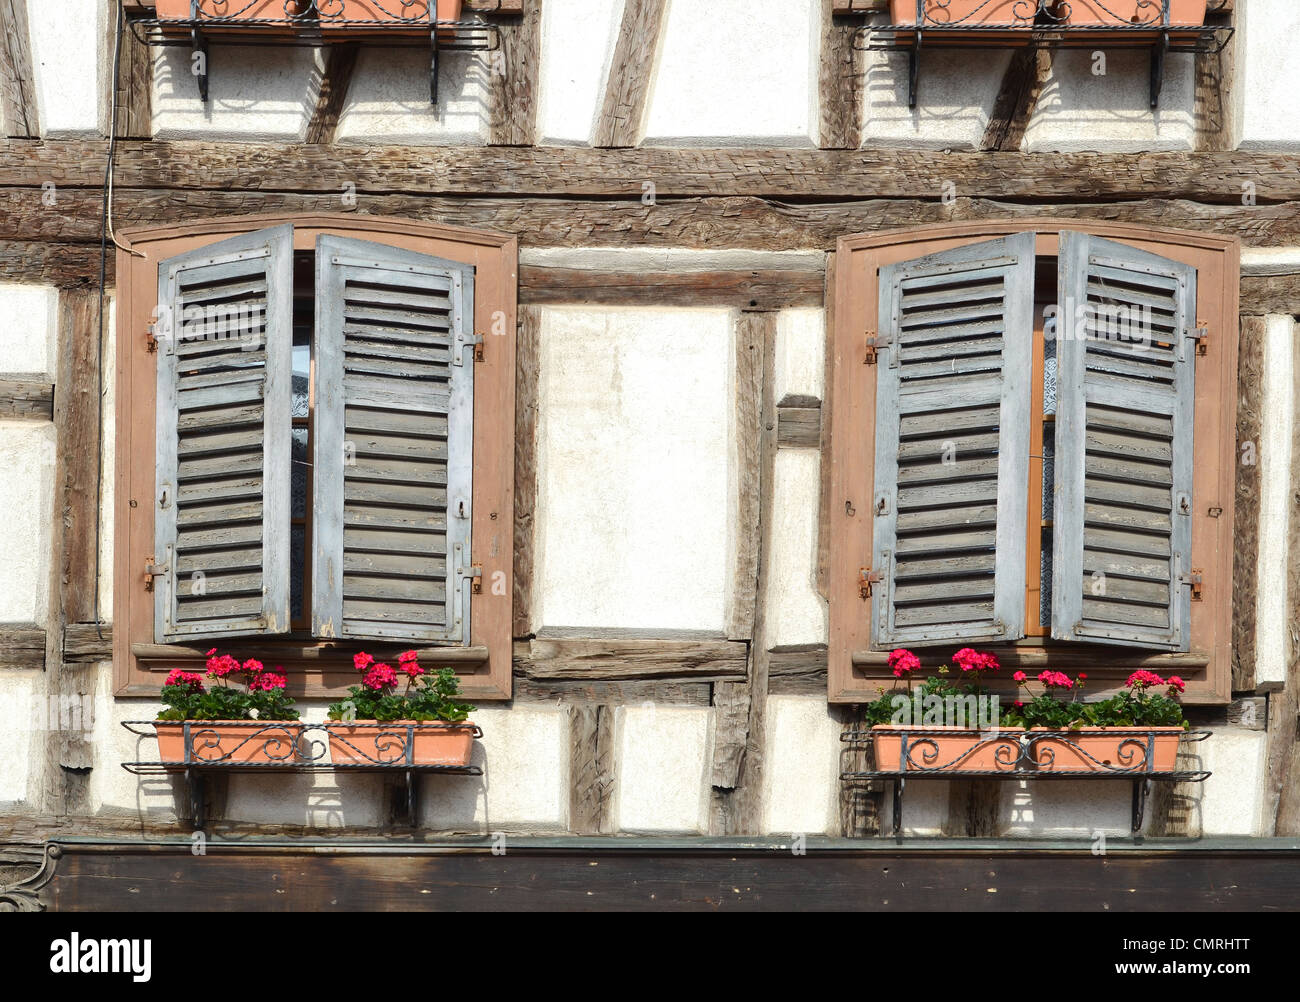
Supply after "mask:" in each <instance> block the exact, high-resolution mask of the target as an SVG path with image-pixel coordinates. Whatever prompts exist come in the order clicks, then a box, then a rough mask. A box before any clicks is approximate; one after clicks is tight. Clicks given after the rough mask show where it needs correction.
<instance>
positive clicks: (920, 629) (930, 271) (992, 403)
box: [872, 233, 1034, 648]
mask: <svg viewBox="0 0 1300 1002" xmlns="http://www.w3.org/2000/svg"><path fill="white" fill-rule="evenodd" d="M1033 281H1034V234H1033V233H1021V234H1017V235H1016V236H1012V237H1006V238H1004V239H1001V240H992V241H987V242H982V243H977V244H971V245H967V246H963V247H959V248H956V249H954V250H949V251H943V252H941V253H938V254H932V255H930V256H928V257H923V258H918V259H916V260H913V261H904V262H902V263H900V264H895V265H890V266H887V267H884V268H881V269H880V331H879V333H880V334H881V335H882V336H883V337H884V339H885V341H886V344H885V347H884V350H882V351H881V352H880V354H879V356H878V360H877V366H878V373H877V384H876V464H875V483H876V497H875V498H874V499H873V511H874V528H873V539H874V544H873V550H874V552H873V555H872V559H873V565H872V566H873V569H874V570H875V571H876V572H877V573H879V574H880V575H881V583H880V584H879V585H877V586H876V588H875V590H874V598H875V602H874V609H873V617H872V643H873V645H874V646H876V647H878V648H879V647H892V646H896V645H900V644H908V643H925V642H938V641H943V640H961V641H966V642H977V641H991V640H1013V639H1018V638H1020V637H1022V636H1023V635H1024V620H1025V615H1024V606H1025V518H1026V514H1027V507H1028V485H1029V458H1028V453H1029V384H1030V377H1031V374H1032V365H1033V342H1032V337H1033V308H1034V294H1033Z"/></svg>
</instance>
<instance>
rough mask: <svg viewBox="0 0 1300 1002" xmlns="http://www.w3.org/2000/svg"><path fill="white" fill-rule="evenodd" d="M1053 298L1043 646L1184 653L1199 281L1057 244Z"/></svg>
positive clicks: (1070, 237)
mask: <svg viewBox="0 0 1300 1002" xmlns="http://www.w3.org/2000/svg"><path fill="white" fill-rule="evenodd" d="M1060 299H1061V303H1062V309H1061V321H1060V325H1059V326H1060V332H1061V334H1060V343H1059V345H1058V347H1057V351H1058V358H1059V362H1058V365H1059V370H1058V403H1057V423H1056V472H1055V482H1056V484H1057V494H1056V500H1055V512H1054V515H1055V518H1054V520H1053V521H1054V544H1053V574H1052V576H1053V581H1052V595H1053V608H1052V636H1054V637H1056V638H1058V639H1068V640H1082V641H1091V642H1094V643H1106V644H1120V645H1127V646H1138V647H1147V648H1151V649H1158V650H1169V651H1186V650H1188V649H1189V646H1190V639H1191V633H1190V615H1191V610H1190V601H1191V595H1190V591H1189V590H1188V589H1187V588H1185V587H1183V584H1182V582H1181V580H1180V579H1181V577H1182V576H1183V575H1185V574H1187V573H1188V572H1189V571H1190V569H1191V568H1190V562H1191V504H1190V499H1191V491H1192V449H1193V441H1192V407H1193V404H1194V393H1195V385H1194V380H1195V364H1194V361H1193V356H1192V353H1191V351H1190V349H1189V348H1188V346H1187V344H1186V340H1187V338H1186V335H1187V332H1188V330H1189V329H1190V328H1192V327H1194V326H1195V303H1196V270H1195V269H1194V268H1192V267H1191V266H1189V265H1184V264H1181V263H1179V262H1176V261H1171V260H1168V259H1166V258H1162V257H1158V256H1156V255H1154V254H1149V253H1146V252H1144V251H1140V250H1137V249H1135V248H1132V247H1128V246H1127V245H1124V244H1119V243H1115V242H1113V241H1109V240H1102V239H1099V238H1097V237H1091V236H1088V235H1086V234H1082V233H1069V232H1067V233H1062V234H1061V254H1060ZM1184 505H1186V508H1184Z"/></svg>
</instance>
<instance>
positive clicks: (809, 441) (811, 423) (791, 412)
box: [777, 407, 822, 449]
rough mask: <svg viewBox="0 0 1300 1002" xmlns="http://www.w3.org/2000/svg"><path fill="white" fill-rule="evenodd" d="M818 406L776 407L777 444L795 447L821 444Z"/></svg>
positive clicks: (811, 447)
mask: <svg viewBox="0 0 1300 1002" xmlns="http://www.w3.org/2000/svg"><path fill="white" fill-rule="evenodd" d="M821 436H822V411H821V408H820V407H778V408H777V444H778V445H782V446H789V447H790V448H795V449H816V448H818V447H819V446H820V445H821Z"/></svg>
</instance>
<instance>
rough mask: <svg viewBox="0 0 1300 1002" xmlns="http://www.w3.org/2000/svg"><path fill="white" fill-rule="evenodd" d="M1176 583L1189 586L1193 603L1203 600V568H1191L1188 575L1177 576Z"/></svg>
mask: <svg viewBox="0 0 1300 1002" xmlns="http://www.w3.org/2000/svg"><path fill="white" fill-rule="evenodd" d="M1178 581H1179V583H1180V584H1185V585H1191V588H1192V601H1193V602H1200V601H1202V600H1203V599H1204V598H1205V596H1204V593H1203V591H1202V587H1203V585H1204V584H1205V571H1204V569H1203V568H1200V567H1193V568H1192V569H1191V571H1190V572H1189V573H1187V574H1180V575H1178Z"/></svg>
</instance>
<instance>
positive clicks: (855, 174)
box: [0, 139, 1300, 218]
mask: <svg viewBox="0 0 1300 1002" xmlns="http://www.w3.org/2000/svg"><path fill="white" fill-rule="evenodd" d="M106 153H107V148H106V143H105V142H104V141H102V140H51V141H48V142H43V143H24V142H19V141H16V140H12V139H11V140H7V141H5V142H3V143H0V186H3V187H13V186H30V187H36V188H39V187H40V185H41V183H43V182H44V181H53V182H54V183H55V184H57V185H58V186H59V187H60V188H61V189H62V188H76V187H86V188H92V189H97V188H99V187H100V185H102V183H103V177H102V174H103V163H104V157H105V155H106ZM1298 168H1300V154H1296V153H1259V152H1241V151H1238V152H1222V153H1212V152H1206V153H1185V152H1163V153H1143V154H1136V155H1135V154H1132V153H983V152H950V153H941V152H936V151H934V150H914V149H871V150H805V149H793V148H791V149H786V148H769V149H729V148H728V149H674V148H660V147H640V148H637V149H587V148H583V147H519V148H507V149H499V148H493V147H440V146H376V145H366V146H358V147H355V148H354V147H352V146H350V145H348V144H338V145H335V146H312V145H309V144H305V143H226V142H209V141H192V140H191V141H168V142H152V143H131V142H128V143H123V144H120V145H119V147H118V151H117V182H116V183H117V185H118V187H120V188H154V189H158V190H167V191H171V190H187V189H188V190H204V191H207V190H213V189H216V190H231V191H244V192H255V191H286V190H288V191H293V190H297V191H306V192H317V193H320V192H329V193H335V192H337V191H338V190H339V189H340V188H341V187H342V186H343V184H344V183H345V182H352V183H354V184H355V185H356V187H357V190H358V191H359V192H373V193H377V194H378V193H406V194H425V195H454V194H470V195H475V194H477V195H494V196H497V197H503V196H506V195H536V196H542V197H549V198H554V197H563V196H574V197H583V198H595V197H604V198H612V199H618V200H623V201H626V200H633V201H637V202H639V201H640V198H641V195H642V183H643V182H644V181H645V180H646V179H647V178H651V179H653V180H654V183H655V191H656V197H657V198H658V199H666V198H688V197H693V196H705V197H716V196H719V195H746V196H755V197H759V198H791V199H799V200H808V199H821V200H823V201H840V200H851V199H866V198H899V199H911V200H917V199H919V200H922V201H930V202H933V203H935V204H936V205H939V206H941V207H942V208H943V209H944V210H945V211H951V206H948V205H944V204H943V203H942V201H941V198H942V195H943V192H944V190H945V185H946V184H948V183H949V182H952V183H953V184H955V185H956V186H957V190H958V191H960V192H962V193H963V194H964V195H966V196H968V197H973V198H1001V199H1009V200H1013V201H1024V202H1036V203H1039V204H1048V203H1053V202H1070V201H1078V200H1081V199H1082V200H1086V201H1088V202H1092V203H1096V202H1108V201H1132V200H1134V199H1141V198H1159V199H1184V198H1185V199H1191V200H1193V201H1201V202H1205V203H1209V204H1222V205H1234V204H1235V205H1240V204H1241V193H1242V187H1241V186H1242V183H1243V181H1251V182H1252V183H1254V185H1255V191H1256V198H1257V202H1258V204H1260V205H1268V204H1271V203H1276V202H1285V201H1288V200H1294V199H1296V198H1300V169H1298ZM948 218H951V216H949V217H948Z"/></svg>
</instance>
